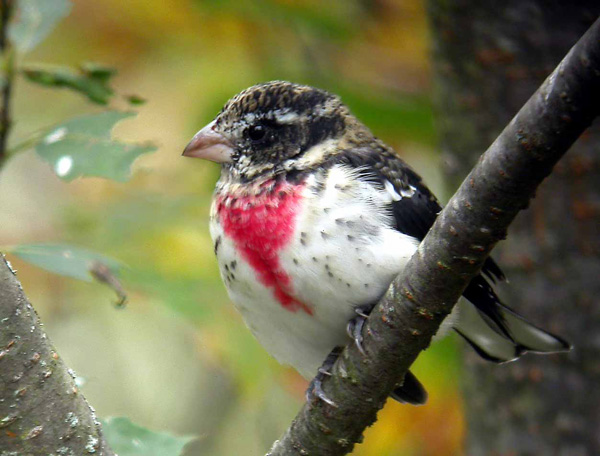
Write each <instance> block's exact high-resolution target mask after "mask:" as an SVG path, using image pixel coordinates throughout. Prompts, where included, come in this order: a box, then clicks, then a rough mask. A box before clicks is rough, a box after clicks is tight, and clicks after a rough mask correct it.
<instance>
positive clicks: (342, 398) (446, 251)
mask: <svg viewBox="0 0 600 456" xmlns="http://www.w3.org/2000/svg"><path fill="white" fill-rule="evenodd" d="M598 114H600V19H598V20H597V21H596V22H595V23H594V24H593V25H592V27H591V28H590V29H589V30H588V32H587V33H586V34H585V35H584V36H583V37H582V38H581V39H580V40H579V42H578V43H577V44H576V45H575V46H574V47H573V48H572V49H571V51H570V52H569V54H568V55H567V56H566V57H565V58H564V60H563V61H562V62H561V63H560V65H559V66H558V67H557V68H556V69H555V70H554V72H553V73H552V74H551V75H550V76H549V77H548V78H547V79H546V81H545V82H544V84H543V85H542V86H541V87H540V88H539V89H538V90H537V92H536V93H535V94H534V95H533V96H532V97H531V98H530V99H529V101H528V102H527V103H526V104H525V106H523V108H522V109H521V110H520V111H519V113H518V114H517V115H516V116H515V117H514V119H513V120H512V121H511V122H510V124H509V125H508V126H507V127H506V128H505V130H504V131H503V132H502V133H501V134H500V136H499V137H498V138H497V139H496V141H495V142H494V143H493V144H492V145H491V146H490V148H489V149H488V150H487V151H486V153H485V154H484V155H483V156H482V158H481V159H480V161H479V163H478V164H477V166H476V167H475V168H474V169H473V170H472V171H471V173H470V174H469V175H468V176H467V178H466V179H465V181H464V182H463V184H462V185H461V186H460V188H459V189H458V191H457V192H456V194H455V195H454V196H453V197H452V199H451V200H450V202H449V203H448V205H447V207H446V208H445V209H444V210H443V211H442V212H441V213H440V215H439V217H438V218H437V220H436V222H435V224H434V226H433V227H432V228H431V231H430V232H429V234H428V235H427V237H426V238H425V239H424V240H423V242H422V243H421V246H420V248H419V250H418V251H417V253H416V254H415V255H414V256H413V258H412V259H411V260H410V261H409V263H408V265H407V266H406V269H405V270H404V271H403V273H402V274H401V275H400V276H399V277H398V278H396V280H394V282H393V283H392V285H391V286H390V288H389V290H388V292H387V293H386V295H385V296H384V297H383V298H382V300H381V301H380V302H379V304H378V305H377V306H376V307H375V309H374V310H373V312H372V313H371V317H370V318H369V320H368V323H367V325H366V327H365V331H364V342H363V347H364V349H365V351H366V353H367V356H366V357H365V356H362V355H361V354H360V353H359V351H358V350H357V349H356V347H355V346H354V345H350V346H348V347H346V349H345V350H344V352H343V353H342V355H341V356H340V358H339V360H338V361H337V362H336V364H335V366H334V368H333V375H332V377H331V378H330V379H329V380H328V381H327V382H325V384H324V390H325V393H326V394H327V396H328V397H330V398H331V399H332V400H333V401H334V402H335V403H336V404H337V408H332V407H330V406H328V405H327V404H324V403H322V402H318V403H315V404H305V405H304V407H303V408H302V410H301V411H300V412H299V414H298V415H297V417H296V419H295V420H294V421H293V422H292V424H291V426H290V428H289V429H288V430H287V431H286V433H285V434H284V436H283V437H282V438H281V440H278V441H276V442H275V443H274V445H273V448H272V449H271V451H270V452H269V455H270V456H281V455H286V456H287V455H304V456H306V455H311V456H316V455H332V456H335V455H344V454H348V453H349V452H350V451H352V449H353V447H354V445H355V443H357V442H360V441H361V436H362V433H363V431H364V429H365V428H366V427H367V426H369V425H371V424H373V422H375V420H376V415H377V412H378V411H379V409H381V407H382V406H383V405H384V403H385V401H386V399H387V397H388V396H389V394H390V393H391V392H392V390H393V389H394V387H395V386H396V384H397V383H398V379H401V378H402V377H403V376H404V374H405V373H406V372H407V370H408V368H409V367H410V365H411V364H412V363H413V362H414V360H415V359H416V358H417V356H418V354H419V353H420V352H421V351H422V350H424V349H425V348H427V346H428V345H429V343H430V341H431V338H432V336H433V335H434V334H435V332H436V331H437V329H438V327H439V325H440V323H441V321H442V320H443V318H444V317H445V316H446V315H448V313H449V312H450V311H451V310H452V307H453V305H454V303H455V302H456V301H457V300H458V299H459V297H460V296H461V294H462V292H463V290H464V289H465V287H466V286H467V284H468V283H469V282H470V280H471V279H472V278H473V277H474V276H475V275H476V274H477V273H478V272H479V270H480V268H481V265H482V264H483V262H484V260H485V258H486V257H487V256H488V255H489V253H490V251H491V250H492V248H493V247H494V246H495V244H496V243H497V242H498V241H500V240H502V239H504V237H505V236H506V231H507V228H508V226H509V225H510V223H511V222H512V220H513V219H514V218H515V216H516V215H517V213H518V212H519V211H520V210H522V209H525V208H526V207H527V206H528V204H529V200H530V199H531V198H532V197H533V196H534V193H535V190H536V188H537V186H538V185H539V184H540V183H541V182H542V181H543V179H544V178H545V177H546V176H548V174H550V172H551V171H552V168H553V166H554V165H555V164H556V162H557V161H558V160H559V159H560V158H561V157H562V156H563V155H564V154H565V153H566V151H567V150H568V148H569V147H570V146H571V144H573V142H574V141H575V140H576V139H577V138H578V137H579V135H581V133H582V132H583V131H584V130H585V129H586V128H587V127H588V126H589V125H590V123H591V122H592V120H593V119H594V118H595V117H596V116H597V115H598Z"/></svg>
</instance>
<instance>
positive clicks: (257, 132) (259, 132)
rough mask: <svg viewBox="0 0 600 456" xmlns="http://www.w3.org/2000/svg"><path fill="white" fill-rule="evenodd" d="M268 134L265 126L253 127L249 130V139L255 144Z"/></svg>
mask: <svg viewBox="0 0 600 456" xmlns="http://www.w3.org/2000/svg"><path fill="white" fill-rule="evenodd" d="M266 134H267V129H266V128H265V127H264V126H263V125H253V126H251V127H249V128H248V138H250V140H251V141H253V142H258V141H260V140H262V139H263V138H264V137H265V135H266Z"/></svg>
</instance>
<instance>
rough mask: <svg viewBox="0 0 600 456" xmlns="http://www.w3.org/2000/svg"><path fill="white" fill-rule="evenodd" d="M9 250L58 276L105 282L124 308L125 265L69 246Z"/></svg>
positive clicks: (29, 245) (15, 247)
mask: <svg viewBox="0 0 600 456" xmlns="http://www.w3.org/2000/svg"><path fill="white" fill-rule="evenodd" d="M6 251H7V252H9V253H12V254H13V255H15V256H17V257H19V258H21V259H22V260H24V261H27V262H28V263H31V264H33V265H35V266H37V267H40V268H42V269H45V270H46V271H50V272H53V273H54V274H59V275H62V276H67V277H73V278H75V279H79V280H85V281H86V282H91V281H92V280H94V279H95V280H97V281H98V282H100V283H104V284H106V285H108V286H109V287H110V288H112V289H113V290H114V291H115V293H117V296H118V298H119V299H118V302H117V305H118V306H122V305H123V304H124V303H125V300H126V299H127V296H126V294H125V291H124V290H123V287H122V286H121V283H120V282H119V280H118V279H117V274H118V273H119V270H120V269H121V268H122V266H123V265H122V263H120V262H119V261H117V260H115V259H114V258H110V257H107V256H105V255H102V254H100V253H97V252H93V251H91V250H87V249H84V248H81V247H74V246H72V245H66V244H21V245H17V246H14V247H9V248H8V249H6Z"/></svg>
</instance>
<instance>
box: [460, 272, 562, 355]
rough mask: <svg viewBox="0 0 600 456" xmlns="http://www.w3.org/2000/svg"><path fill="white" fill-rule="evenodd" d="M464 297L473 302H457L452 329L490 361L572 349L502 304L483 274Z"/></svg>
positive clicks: (470, 285) (476, 279)
mask: <svg viewBox="0 0 600 456" xmlns="http://www.w3.org/2000/svg"><path fill="white" fill-rule="evenodd" d="M464 297H465V298H467V299H468V300H469V301H470V302H471V303H472V304H473V305H469V304H468V303H466V302H461V303H459V304H458V305H459V306H460V308H459V318H458V322H457V323H456V324H455V326H454V329H455V330H456V332H458V334H460V335H461V336H462V337H463V338H464V339H465V340H466V341H467V342H468V343H469V344H470V345H471V346H472V347H473V348H474V349H475V350H476V351H477V353H478V354H479V355H481V356H482V357H483V358H485V359H487V360H489V361H494V362H498V363H502V362H507V361H512V360H514V359H517V358H518V357H519V356H521V355H522V354H524V353H525V352H535V353H556V352H564V351H568V350H570V348H571V346H570V344H569V343H568V342H566V341H565V340H564V339H562V338H560V337H558V336H555V335H553V334H550V333H549V332H547V331H544V330H543V329H540V328H538V327H537V326H535V325H533V324H531V323H530V322H528V321H527V320H526V319H525V318H523V317H522V316H521V315H519V314H517V313H516V312H515V311H514V310H512V309H510V308H509V307H507V306H505V305H504V304H502V302H500V299H499V298H498V296H497V295H496V293H495V292H494V290H493V288H492V287H491V285H490V284H489V283H488V282H487V281H486V280H485V279H484V278H483V276H478V277H476V278H475V279H474V280H473V281H472V282H471V284H469V286H468V287H467V289H466V290H465V293H464Z"/></svg>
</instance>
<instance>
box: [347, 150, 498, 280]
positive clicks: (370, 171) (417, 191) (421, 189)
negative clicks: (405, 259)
mask: <svg viewBox="0 0 600 456" xmlns="http://www.w3.org/2000/svg"><path fill="white" fill-rule="evenodd" d="M336 162H337V163H344V164H347V165H350V166H352V167H353V168H356V169H358V170H359V172H360V174H361V175H362V177H363V178H364V179H365V180H368V181H371V182H372V183H374V184H375V185H378V186H380V187H382V188H385V182H386V181H389V182H390V183H391V184H392V186H393V187H394V190H395V191H396V192H397V193H398V194H399V195H403V194H405V195H411V196H410V197H405V198H401V199H399V200H398V201H393V202H392V203H391V206H392V207H391V209H392V213H393V215H394V219H395V222H396V229H397V230H398V231H400V232H401V233H404V234H407V235H409V236H412V237H415V238H417V239H418V240H419V241H422V240H423V238H425V235H426V234H427V232H428V231H429V229H430V228H431V226H432V225H433V222H435V219H436V218H437V216H438V214H439V213H440V211H441V210H442V206H441V205H440V203H439V202H438V200H437V198H436V197H435V196H434V195H433V193H431V191H430V190H429V189H428V188H427V187H426V186H425V184H423V181H422V179H421V177H420V176H419V175H418V174H417V173H416V172H414V171H413V170H412V169H411V168H410V166H408V165H407V164H406V163H405V162H404V161H403V160H402V159H401V158H400V157H398V156H397V155H396V154H395V153H393V152H392V151H391V150H389V149H387V148H386V147H383V145H382V144H380V143H377V144H376V145H375V146H374V147H371V148H368V149H365V148H360V149H356V150H348V151H346V152H344V153H342V154H340V155H339V156H337V157H336ZM482 272H483V273H484V274H485V275H486V276H487V277H488V278H489V279H490V280H491V281H492V282H494V283H495V282H496V280H500V281H503V280H505V276H504V273H503V272H502V270H501V269H500V267H499V266H498V265H497V264H496V262H495V261H494V260H493V259H492V258H487V260H486V261H485V263H484V264H483V267H482Z"/></svg>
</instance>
